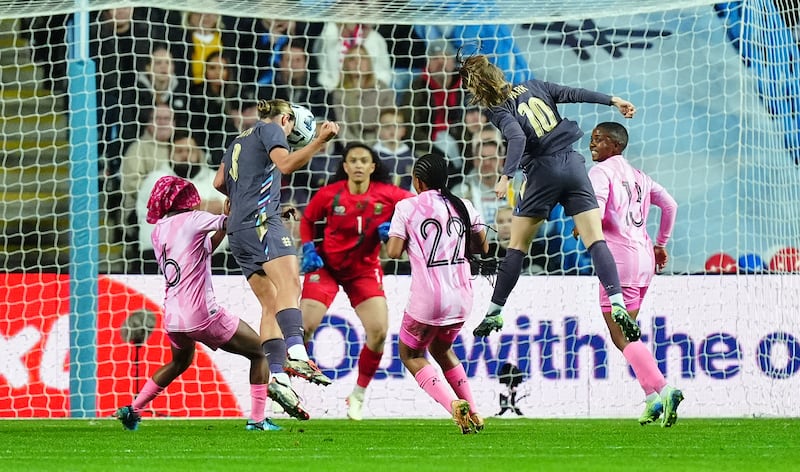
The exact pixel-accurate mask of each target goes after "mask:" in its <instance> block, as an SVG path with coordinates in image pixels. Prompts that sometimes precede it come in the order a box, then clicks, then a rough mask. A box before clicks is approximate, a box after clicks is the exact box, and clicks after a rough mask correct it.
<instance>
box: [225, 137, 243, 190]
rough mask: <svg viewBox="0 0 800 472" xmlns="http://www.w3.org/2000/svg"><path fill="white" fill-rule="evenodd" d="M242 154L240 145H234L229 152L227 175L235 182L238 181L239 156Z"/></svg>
mask: <svg viewBox="0 0 800 472" xmlns="http://www.w3.org/2000/svg"><path fill="white" fill-rule="evenodd" d="M241 153H242V145H241V144H239V143H236V144H234V145H233V151H232V152H231V168H230V170H228V175H230V176H231V178H232V179H233V180H234V182H237V181H238V180H239V154H241Z"/></svg>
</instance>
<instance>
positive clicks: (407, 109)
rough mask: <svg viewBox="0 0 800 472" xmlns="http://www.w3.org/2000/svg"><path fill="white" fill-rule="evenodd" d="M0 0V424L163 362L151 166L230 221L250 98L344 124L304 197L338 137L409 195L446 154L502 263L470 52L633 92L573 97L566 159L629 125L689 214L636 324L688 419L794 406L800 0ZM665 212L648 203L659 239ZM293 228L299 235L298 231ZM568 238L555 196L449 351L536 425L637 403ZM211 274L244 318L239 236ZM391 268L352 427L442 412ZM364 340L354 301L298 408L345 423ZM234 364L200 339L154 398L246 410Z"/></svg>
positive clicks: (205, 409)
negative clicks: (373, 368)
mask: <svg viewBox="0 0 800 472" xmlns="http://www.w3.org/2000/svg"><path fill="white" fill-rule="evenodd" d="M665 5H666V6H665ZM0 6H1V7H2V9H0V11H2V13H0V72H1V73H2V74H1V75H0V78H1V79H2V80H0V93H2V102H1V104H0V129H2V132H3V138H4V139H3V141H2V146H3V149H2V158H3V161H2V163H0V164H2V165H1V166H0V176H2V186H0V195H2V199H0V211H2V219H1V220H0V221H1V222H0V225H2V233H0V244H2V251H0V260H2V266H1V267H0V271H2V275H0V277H2V278H3V279H4V283H3V288H2V289H0V290H3V291H4V296H3V297H2V298H0V304H2V307H3V308H4V311H5V312H6V313H7V317H6V319H4V320H3V321H2V322H0V346H2V348H3V350H4V352H5V353H6V355H4V356H3V360H2V361H0V417H31V416H108V415H110V414H111V413H112V412H113V411H114V409H115V408H117V407H119V406H122V405H125V404H127V403H130V401H131V399H132V398H133V396H134V395H135V393H136V391H138V389H139V388H140V387H141V386H143V385H144V381H145V380H146V379H147V378H148V377H149V376H150V375H152V374H153V372H154V371H155V369H157V368H158V367H159V366H160V365H161V364H162V363H163V362H166V361H168V360H169V357H170V354H169V340H168V338H167V337H166V335H165V333H164V332H163V329H162V327H161V320H162V315H163V313H162V310H161V302H162V299H163V289H164V281H163V277H162V276H160V275H158V269H157V266H156V264H155V261H154V258H153V250H152V243H151V242H150V239H149V235H150V233H151V231H152V226H151V225H148V224H147V223H146V222H145V221H144V219H145V213H146V201H147V196H148V195H149V190H150V189H151V188H152V186H153V183H154V182H155V180H156V179H157V178H158V177H159V176H161V175H167V174H176V175H181V176H186V177H189V178H191V179H192V180H193V181H196V182H197V186H198V189H199V191H200V193H201V196H202V198H203V200H204V205H206V206H204V208H207V209H208V210H209V211H212V212H218V211H221V210H220V208H221V204H222V196H221V195H220V194H218V193H216V191H215V190H214V189H213V187H212V186H211V180H212V179H213V175H214V172H215V169H216V166H217V165H218V164H219V162H220V159H221V156H222V153H223V152H224V150H225V148H226V146H227V145H228V144H229V143H230V141H231V140H232V139H233V137H235V136H236V135H237V134H238V133H240V132H241V131H242V130H244V129H247V128H248V127H249V126H251V125H252V124H253V122H254V120H255V119H257V118H256V115H255V108H254V106H255V103H256V102H257V100H258V99H260V98H267V99H271V98H284V99H287V100H289V101H292V102H294V103H298V104H301V105H304V106H306V107H308V108H309V109H310V110H311V111H312V112H313V114H314V115H315V117H316V119H317V120H318V121H320V122H321V121H322V120H331V121H336V122H338V123H341V124H342V132H341V134H340V136H339V137H338V138H337V139H336V140H335V141H334V142H333V143H332V144H331V146H329V148H328V149H327V150H326V151H325V152H323V153H320V154H319V155H317V156H315V157H314V159H313V160H312V161H311V163H310V164H309V165H308V166H307V167H305V168H304V169H301V170H300V171H298V172H295V173H294V174H292V175H290V176H285V177H284V181H283V196H282V198H283V200H284V203H286V204H291V205H293V206H295V207H296V208H297V209H298V210H299V212H300V213H302V211H303V209H304V208H305V205H306V204H307V202H308V200H309V198H311V196H312V195H314V193H315V191H316V190H317V189H319V188H320V187H321V186H323V185H325V184H326V183H327V182H328V181H329V179H330V178H331V177H332V176H333V174H334V173H335V172H336V170H337V168H338V166H339V165H340V163H341V150H342V149H343V147H344V145H345V144H346V143H348V142H354V141H359V142H363V143H365V144H367V145H368V146H369V147H371V148H373V149H374V150H375V151H376V152H377V153H378V155H379V157H380V159H381V162H382V163H383V164H384V165H385V166H386V167H387V169H388V171H389V173H390V175H391V179H392V181H393V183H395V184H396V185H399V186H403V187H406V188H410V185H411V176H410V171H411V165H412V164H413V159H414V157H415V156H420V155H422V154H425V153H428V152H435V153H440V154H442V155H445V156H446V157H447V159H448V162H449V164H450V172H451V176H450V186H451V187H452V189H453V191H454V192H455V193H457V194H459V195H460V196H462V197H464V198H467V199H469V200H471V201H472V202H473V204H474V205H475V206H476V208H478V209H479V210H480V212H481V213H482V215H483V218H484V220H486V221H487V223H488V224H489V226H490V227H491V228H490V230H489V231H488V234H489V237H490V238H491V243H492V251H494V254H495V255H496V256H498V257H500V256H502V254H503V253H504V251H505V249H504V248H505V247H506V246H507V244H508V242H509V226H510V221H511V203H512V202H509V200H506V199H503V200H498V199H497V198H496V197H495V196H494V192H493V191H492V188H493V185H494V182H496V180H497V178H498V175H499V174H498V172H499V169H501V168H502V159H503V157H504V149H505V145H504V143H503V141H502V136H500V135H499V134H498V132H497V130H495V129H494V128H492V127H491V125H490V124H489V123H488V121H487V118H486V115H485V114H484V113H483V111H482V110H480V109H477V108H474V107H472V106H469V105H468V104H467V103H466V101H465V98H464V93H463V89H462V87H461V84H460V83H459V78H458V73H457V71H456V70H455V67H457V55H458V53H459V51H461V53H462V54H466V55H468V54H472V53H474V52H476V51H479V52H480V53H484V54H487V55H489V56H490V57H491V60H492V61H494V62H495V63H496V64H497V65H498V66H500V67H501V68H502V69H503V70H504V71H505V72H506V75H507V78H508V80H509V81H512V82H519V81H523V80H527V79H530V78H536V79H540V80H546V81H550V82H556V83H560V84H564V85H570V86H575V87H583V88H587V89H591V90H597V91H600V92H604V93H608V94H612V95H617V96H620V97H623V98H626V99H628V100H630V101H632V102H633V103H634V104H635V105H636V107H637V109H638V113H637V115H636V117H635V118H634V119H632V120H623V119H622V118H621V117H620V115H619V114H618V113H617V112H616V110H615V109H614V108H612V107H605V106H598V105H587V104H580V105H577V104H567V105H562V106H561V108H560V110H561V113H562V115H563V116H565V117H568V118H570V119H573V120H575V121H577V122H578V124H579V125H580V127H581V129H582V130H583V131H584V133H586V135H585V136H584V137H583V138H582V139H580V140H579V141H578V142H576V143H575V148H576V149H577V150H578V151H580V152H581V153H582V154H583V155H584V156H586V157H587V166H591V162H590V161H591V158H590V154H589V152H588V144H589V140H588V135H589V134H590V132H591V130H592V128H593V127H594V126H595V125H596V124H598V123H600V122H604V121H617V122H623V121H624V123H623V124H624V125H625V126H626V127H627V129H628V132H629V135H630V143H629V145H628V147H627V149H626V150H625V152H624V154H625V156H626V157H627V158H628V160H629V161H630V162H631V163H632V164H633V165H634V166H636V167H638V168H640V169H642V170H643V171H644V172H646V173H647V174H649V175H650V176H651V177H653V179H654V180H656V181H657V182H659V183H660V184H661V185H662V186H663V187H665V188H666V189H667V190H668V191H669V192H670V193H671V194H672V195H673V196H674V197H675V199H676V200H677V202H678V216H677V221H676V225H675V231H674V234H673V235H672V238H671V240H670V242H669V244H668V246H667V248H668V250H669V254H670V261H669V263H668V264H667V267H666V270H665V271H664V275H665V276H659V277H656V280H655V281H654V283H653V286H652V287H651V290H650V292H649V293H648V298H647V299H646V301H645V304H644V305H643V307H642V314H641V316H640V318H639V321H640V323H641V324H642V328H643V332H644V333H646V336H645V342H646V343H648V346H649V347H650V348H651V349H652V350H653V352H654V354H655V355H656V358H657V360H658V362H659V367H660V368H661V369H662V371H664V372H665V373H666V375H667V377H668V379H669V381H670V382H671V383H675V384H678V385H686V386H687V387H688V389H689V390H690V391H693V394H694V395H695V396H696V397H703V398H697V399H696V400H694V401H693V403H691V404H687V406H686V408H687V414H689V415H694V416H713V415H724V416H739V415H751V414H767V415H786V414H791V415H795V416H796V415H798V414H800V410H798V409H797V408H798V407H797V406H789V405H785V403H786V402H782V401H779V400H780V399H782V398H785V397H786V396H787V395H789V393H788V392H793V391H794V390H796V389H797V387H798V385H797V375H796V371H797V370H798V369H800V344H799V343H800V341H798V340H797V338H796V336H800V329H798V328H800V326H799V325H798V321H797V316H796V313H797V310H798V307H799V306H800V299H799V296H798V293H800V280H799V279H798V277H800V276H798V275H792V274H793V273H795V274H796V273H797V272H798V271H800V254H798V248H800V169H798V165H800V117H799V116H798V111H797V110H799V109H800V80H799V79H800V73H798V70H797V67H796V64H797V61H798V56H800V52H799V51H798V33H797V31H800V30H797V24H798V15H799V14H800V12H798V10H797V7H795V6H794V2H784V1H782V0H775V1H770V0H752V1H743V2H727V3H713V2H709V1H688V0H687V1H674V2H666V3H665V2H663V1H660V2H655V1H643V0H628V1H625V0H620V1H593V2H582V1H581V2H578V1H574V2H563V1H542V0H536V1H530V0H529V1H525V2H522V1H518V0H495V1H482V0H469V1H431V0H413V1H407V0H406V1H400V0H363V1H357V0H353V1H338V0H321V1H311V0H301V1H289V0H275V1H271V2H260V1H259V2H257V1H241V0H239V1H226V0H219V1H211V0H198V1H194V0H193V1H191V2H190V1H188V0H186V1H181V0H171V1H168V2H151V1H125V2H120V1H102V0H98V1H92V2H80V1H79V2H75V1H55V0H53V1H39V2H22V1H9V0H0ZM82 8H85V10H81V9H82ZM521 180H522V176H521V175H520V176H518V177H517V178H516V179H515V183H514V187H513V189H512V191H511V192H510V195H511V197H510V198H513V196H514V195H516V194H517V193H518V192H519V185H520V182H521ZM659 216H660V215H659V212H658V211H657V209H654V210H653V211H651V216H650V218H649V221H648V229H649V231H650V234H651V236H653V237H654V236H655V234H656V232H657V231H658V226H659ZM287 224H289V225H291V226H292V229H293V231H295V236H297V234H298V233H297V232H296V231H297V223H293V222H288V223H287ZM573 226H574V225H573V223H572V221H571V218H569V217H566V216H565V214H564V212H563V209H562V208H561V207H556V208H555V209H554V211H553V213H552V214H551V217H550V219H549V220H548V221H547V222H546V223H545V224H544V225H543V226H542V229H541V230H540V231H539V233H538V234H537V235H536V237H535V239H534V241H533V244H532V246H531V250H530V252H529V254H528V256H527V257H526V260H525V264H524V272H523V274H524V276H523V277H522V279H521V281H520V284H519V286H518V287H517V289H516V290H515V291H514V293H513V294H512V296H511V299H510V301H509V307H508V309H507V312H508V314H507V315H506V329H505V331H504V332H503V333H502V334H501V335H499V336H498V335H495V336H493V337H490V339H489V340H488V341H480V340H475V339H473V337H472V335H471V334H470V333H471V330H472V327H474V325H476V324H477V322H478V320H479V318H480V315H481V314H482V313H483V311H484V310H485V309H486V307H487V305H488V300H489V298H490V295H491V286H490V285H489V283H488V282H487V281H486V280H484V279H483V278H478V279H477V281H476V301H475V308H474V313H473V315H472V318H471V319H470V321H468V323H467V325H466V327H465V329H464V331H463V333H462V334H461V336H460V337H459V339H458V341H457V342H456V351H457V353H458V354H459V356H460V357H461V358H462V359H464V360H465V366H466V369H467V373H468V375H469V377H470V379H471V382H472V387H473V390H474V392H475V396H476V401H477V402H478V403H479V404H480V405H482V406H484V408H485V410H484V411H485V412H486V414H487V415H490V414H492V412H493V410H498V409H499V408H500V407H501V406H503V405H505V407H506V409H505V410H503V411H504V412H505V414H516V412H517V411H519V412H521V414H525V415H526V416H553V417H576V416H577V417H583V416H632V415H635V414H637V413H636V412H635V411H634V410H636V409H638V404H639V403H640V402H641V392H640V390H639V387H638V384H637V383H636V381H635V380H634V379H633V377H632V374H631V373H630V372H629V371H628V369H627V367H626V365H625V363H624V359H623V358H622V356H620V355H619V354H618V353H617V351H616V350H615V349H614V347H613V344H612V343H611V341H610V337H609V336H608V335H607V329H606V327H605V325H604V324H603V321H602V317H601V315H600V312H599V308H598V306H597V295H596V292H597V282H596V278H595V277H591V275H592V274H593V272H592V267H591V260H590V258H589V256H588V253H587V251H586V249H585V247H583V245H582V244H581V242H580V241H579V240H577V239H575V238H573V237H572V228H573ZM212 263H213V271H214V274H215V277H214V282H215V288H216V296H217V299H218V301H219V302H220V304H222V305H223V306H226V307H227V308H228V309H229V310H230V311H232V312H233V313H235V314H237V315H238V316H240V317H241V318H242V319H244V320H245V321H247V322H248V323H250V324H251V326H254V327H257V326H258V323H259V319H258V316H259V313H260V307H259V306H258V303H257V301H256V299H255V297H254V296H253V295H252V293H251V292H250V289H249V287H248V285H247V282H246V281H245V280H244V277H242V275H241V271H240V270H239V268H238V266H237V264H236V262H235V261H234V259H233V257H232V256H231V254H230V250H229V248H228V247H227V245H226V244H224V243H223V245H222V247H221V249H220V250H218V251H217V252H216V253H215V255H214V257H213V261H212ZM383 263H384V272H385V273H386V278H385V280H384V287H385V289H386V293H387V298H388V303H389V307H390V310H389V311H390V322H389V332H388V334H387V341H386V348H385V354H384V357H383V361H382V363H381V367H380V369H379V371H378V374H377V376H376V377H375V379H374V380H373V382H372V384H371V385H370V387H369V389H368V393H367V403H366V405H365V416H367V417H387V416H388V417H403V416H436V415H439V416H441V415H442V414H443V411H440V409H437V408H438V407H437V406H436V405H435V404H434V403H433V402H432V400H430V399H429V398H428V397H427V396H426V395H425V394H424V392H422V390H420V389H419V388H418V387H417V385H416V383H415V381H414V379H413V378H412V377H411V376H409V375H408V374H407V372H405V371H404V368H403V366H402V363H401V362H400V360H399V356H398V351H397V349H398V348H397V340H398V333H399V328H400V320H401V318H402V315H403V306H404V305H405V303H406V301H407V299H408V298H409V296H410V294H409V292H408V287H409V282H408V277H407V275H408V272H409V268H408V263H407V261H402V260H401V261H390V260H388V259H383ZM723 274H730V275H723ZM579 276H584V277H579ZM363 337H364V333H363V329H362V327H361V323H360V321H359V320H358V318H357V316H356V315H355V313H354V310H353V308H352V307H350V304H349V301H348V299H347V297H346V296H345V295H344V293H343V292H341V293H340V294H339V296H338V297H337V298H336V300H335V301H334V303H333V305H332V306H331V308H330V309H329V311H328V314H327V316H326V318H325V320H324V321H323V325H322V327H321V328H320V330H319V331H318V333H317V336H316V338H315V340H314V341H313V342H312V344H311V345H310V346H309V347H310V349H311V351H312V353H313V355H314V357H316V359H317V361H318V363H319V364H320V365H321V366H322V367H323V368H324V369H325V372H326V373H328V374H330V375H332V376H333V377H334V378H335V383H334V386H332V387H329V388H328V389H326V390H322V389H320V388H318V387H314V386H307V385H303V384H300V383H298V384H297V385H296V386H297V388H298V390H300V391H301V393H302V394H303V396H304V399H305V402H306V403H307V405H308V407H309V409H310V411H311V413H312V416H313V417H330V418H336V417H344V414H345V409H344V398H345V397H346V396H347V395H348V393H349V392H350V390H351V388H352V386H353V385H354V384H355V379H356V377H357V376H358V359H357V358H358V354H359V352H360V349H361V345H362V344H363ZM247 369H248V367H247V362H246V361H245V360H243V359H239V358H236V357H235V356H232V355H229V354H227V353H222V352H219V351H212V350H210V349H206V348H200V349H199V350H198V356H197V359H196V362H195V364H194V365H193V367H192V368H190V370H189V371H187V373H186V374H185V375H184V376H182V377H181V378H180V379H179V380H178V381H176V383H175V384H174V385H173V386H171V387H170V388H169V389H168V390H167V391H166V393H165V394H164V395H162V397H160V398H159V399H157V400H156V401H155V402H153V404H152V408H151V410H150V413H152V414H154V415H166V416H241V415H243V414H246V413H247V410H248V409H249V404H250V403H249V400H248V392H249V390H248V385H247ZM517 371H519V376H515V375H514V373H515V372H517ZM515 379H516V380H515ZM730 391H742V392H743V393H742V395H743V398H742V399H741V401H737V402H730V401H723V400H717V399H718V398H719V399H725V398H727V393H725V392H730ZM620 392H622V393H623V395H620V394H619V393H620ZM706 392H711V394H709V395H708V396H706ZM503 402H505V403H503ZM780 405H785V406H783V407H782V406H780Z"/></svg>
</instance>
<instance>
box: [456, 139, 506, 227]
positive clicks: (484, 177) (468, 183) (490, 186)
mask: <svg viewBox="0 0 800 472" xmlns="http://www.w3.org/2000/svg"><path fill="white" fill-rule="evenodd" d="M472 148H473V149H474V150H475V153H476V154H477V155H478V157H477V158H476V161H477V163H476V164H475V167H474V169H472V171H470V173H469V174H467V175H466V177H464V181H463V182H462V183H460V184H458V185H456V186H455V187H453V193H454V194H456V195H458V196H460V197H462V198H466V199H467V200H469V201H470V202H472V205H473V206H474V207H475V209H476V210H477V211H478V213H480V215H481V218H482V219H483V221H487V222H492V221H494V220H495V215H496V213H497V209H498V208H499V207H501V206H508V203H507V201H506V199H505V198H503V199H498V198H497V196H496V195H495V191H494V186H495V184H496V183H497V179H498V178H499V177H500V171H501V169H502V167H501V166H502V160H503V157H504V156H505V149H504V147H503V143H502V136H501V135H500V132H499V131H498V130H497V128H495V127H493V126H491V125H488V126H487V127H486V128H485V131H482V132H481V133H479V134H478V135H476V136H475V138H474V140H473V142H472ZM495 237H496V234H495V233H491V234H489V238H490V240H491V239H494V238H495Z"/></svg>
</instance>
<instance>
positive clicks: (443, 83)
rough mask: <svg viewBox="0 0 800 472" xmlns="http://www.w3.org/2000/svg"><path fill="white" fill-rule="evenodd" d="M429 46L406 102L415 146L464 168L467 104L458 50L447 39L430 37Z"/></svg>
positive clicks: (452, 164)
mask: <svg viewBox="0 0 800 472" xmlns="http://www.w3.org/2000/svg"><path fill="white" fill-rule="evenodd" d="M427 50H428V65H427V67H426V68H425V70H424V71H422V73H421V74H420V75H419V76H418V77H417V78H416V79H414V81H413V82H412V83H411V91H410V92H409V93H408V94H406V98H405V100H404V102H403V103H404V105H405V106H407V107H409V108H410V109H411V112H412V115H411V123H412V125H413V126H414V131H413V133H412V138H413V141H414V144H415V146H414V149H415V150H416V151H417V152H418V153H421V154H424V153H428V152H433V153H438V154H441V155H443V156H445V157H446V158H447V159H448V160H449V164H450V166H451V171H452V169H461V168H462V165H463V157H462V156H463V142H462V141H461V139H462V138H463V122H464V111H465V106H464V92H463V91H462V89H461V76H460V75H459V73H458V70H457V69H456V58H455V51H454V50H453V48H452V46H451V45H450V44H449V43H448V42H447V41H446V40H444V39H437V40H433V41H431V42H430V43H429V44H428V49H427ZM451 173H452V172H451Z"/></svg>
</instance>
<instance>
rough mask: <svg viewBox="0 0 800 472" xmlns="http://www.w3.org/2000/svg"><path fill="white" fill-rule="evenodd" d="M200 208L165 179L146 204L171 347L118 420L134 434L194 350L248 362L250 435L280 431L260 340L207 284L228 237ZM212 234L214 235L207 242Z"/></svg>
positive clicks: (186, 186)
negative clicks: (268, 411)
mask: <svg viewBox="0 0 800 472" xmlns="http://www.w3.org/2000/svg"><path fill="white" fill-rule="evenodd" d="M198 204H200V195H199V194H198V193H197V189H196V188H195V187H194V185H193V184H192V183H191V182H189V181H188V180H185V179H182V178H180V177H174V176H165V177H162V178H160V179H158V181H156V184H155V186H154V187H153V191H152V193H151V194H150V199H149V200H148V202H147V222H148V223H150V224H155V225H156V226H155V229H154V230H153V234H152V236H151V238H152V241H153V247H154V249H155V254H156V258H157V260H158V266H159V268H160V269H161V272H162V273H163V274H164V277H165V279H166V297H165V299H164V328H165V329H166V331H167V335H168V337H169V340H170V343H171V344H172V360H171V361H170V362H168V363H167V364H164V365H163V366H161V368H159V369H158V370H157V371H156V373H155V374H153V377H152V378H150V379H148V380H147V383H145V385H144V387H143V388H142V391H141V392H139V394H138V395H137V396H136V398H135V399H134V401H133V403H131V404H130V405H128V406H124V407H122V408H119V409H118V410H117V412H116V414H115V416H116V417H117V418H118V419H119V420H120V421H121V422H122V425H123V427H124V428H125V429H128V430H136V429H138V427H139V422H140V421H141V412H142V411H143V410H144V409H145V407H146V406H147V404H148V403H150V401H152V400H153V399H154V398H155V397H156V396H158V395H159V394H160V393H161V392H163V391H164V389H165V388H166V387H167V386H168V385H169V384H170V383H172V381H173V380H175V379H176V378H178V376H180V375H181V374H182V373H183V372H185V371H186V369H188V368H189V366H190V365H191V364H192V360H193V359H194V351H195V343H196V342H198V341H199V342H202V343H203V344H205V345H206V346H208V347H209V348H211V349H214V350H216V349H217V348H222V349H223V350H225V351H228V352H232V353H234V354H239V355H242V356H244V357H246V358H248V359H249V360H250V363H251V367H250V396H251V401H252V405H251V406H252V409H251V412H250V419H249V421H248V422H247V424H246V425H245V428H246V429H247V430H252V431H273V430H277V429H281V428H280V427H278V426H277V425H275V424H274V423H272V421H271V420H270V419H269V418H266V415H265V414H264V410H265V408H264V407H265V404H266V399H267V395H268V394H269V393H268V389H267V381H268V380H269V370H268V365H267V359H266V356H265V355H264V351H263V350H262V349H261V341H260V339H259V337H258V334H256V332H255V331H254V330H253V329H252V328H251V327H250V326H249V325H248V324H247V323H245V322H243V321H241V320H240V319H239V318H237V317H236V316H233V315H231V314H230V313H228V312H227V311H226V310H225V309H224V308H222V307H220V306H219V305H218V304H217V302H216V299H215V298H214V289H213V287H212V285H211V253H212V252H213V251H214V249H215V248H216V247H217V246H218V245H219V244H220V243H221V242H222V239H223V238H224V237H225V223H226V218H227V217H226V216H225V215H212V214H211V213H208V212H205V211H195V210H193V209H192V208H194V207H196V206H197V205H198ZM211 233H214V234H213V235H211Z"/></svg>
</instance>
